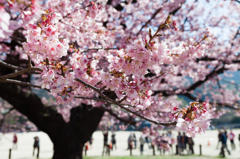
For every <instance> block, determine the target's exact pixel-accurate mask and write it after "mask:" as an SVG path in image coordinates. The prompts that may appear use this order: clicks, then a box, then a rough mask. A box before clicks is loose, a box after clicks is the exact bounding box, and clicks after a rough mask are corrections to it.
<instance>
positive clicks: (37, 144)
mask: <svg viewBox="0 0 240 159" xmlns="http://www.w3.org/2000/svg"><path fill="white" fill-rule="evenodd" d="M39 148H40V147H39V137H38V136H35V137H34V143H33V156H34V152H35V149H37V158H39Z"/></svg>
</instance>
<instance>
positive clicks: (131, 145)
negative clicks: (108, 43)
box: [127, 133, 133, 150]
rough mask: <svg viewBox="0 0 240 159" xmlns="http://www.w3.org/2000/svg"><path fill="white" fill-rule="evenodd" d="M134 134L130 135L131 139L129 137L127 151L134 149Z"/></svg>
mask: <svg viewBox="0 0 240 159" xmlns="http://www.w3.org/2000/svg"><path fill="white" fill-rule="evenodd" d="M132 142H133V134H132V133H131V134H130V135H129V137H128V148H127V150H129V149H130V150H132V149H133V143H132Z"/></svg>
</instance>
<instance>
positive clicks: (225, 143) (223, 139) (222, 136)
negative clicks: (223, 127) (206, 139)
mask: <svg viewBox="0 0 240 159" xmlns="http://www.w3.org/2000/svg"><path fill="white" fill-rule="evenodd" d="M221 142H222V148H221V151H220V155H223V153H224V152H223V151H224V149H227V152H228V154H229V155H231V153H230V151H229V150H228V148H227V136H226V134H225V131H224V132H221Z"/></svg>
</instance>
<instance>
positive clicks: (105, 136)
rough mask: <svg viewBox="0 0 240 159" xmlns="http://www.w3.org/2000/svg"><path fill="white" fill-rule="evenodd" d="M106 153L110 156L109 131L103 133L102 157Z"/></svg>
mask: <svg viewBox="0 0 240 159" xmlns="http://www.w3.org/2000/svg"><path fill="white" fill-rule="evenodd" d="M104 150H105V151H104ZM104 152H106V154H108V152H109V145H108V131H107V130H106V131H104V132H103V152H102V156H103V155H104Z"/></svg>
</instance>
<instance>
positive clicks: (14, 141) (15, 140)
mask: <svg viewBox="0 0 240 159" xmlns="http://www.w3.org/2000/svg"><path fill="white" fill-rule="evenodd" d="M17 141H18V138H17V135H16V134H14V135H13V149H17Z"/></svg>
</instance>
